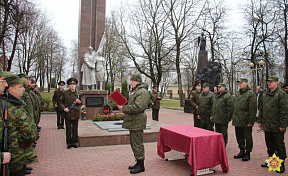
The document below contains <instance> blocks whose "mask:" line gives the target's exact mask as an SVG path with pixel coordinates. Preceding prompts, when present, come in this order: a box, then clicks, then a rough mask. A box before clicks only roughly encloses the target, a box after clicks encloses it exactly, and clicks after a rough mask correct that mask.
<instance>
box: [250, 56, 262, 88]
mask: <svg viewBox="0 0 288 176" xmlns="http://www.w3.org/2000/svg"><path fill="white" fill-rule="evenodd" d="M264 64H265V63H264V61H262V60H261V61H259V62H258V63H256V64H254V63H252V62H251V63H250V64H249V67H250V68H251V70H255V76H256V79H255V81H256V84H255V85H256V91H255V92H256V93H258V90H257V88H258V70H262V67H263V65H264Z"/></svg>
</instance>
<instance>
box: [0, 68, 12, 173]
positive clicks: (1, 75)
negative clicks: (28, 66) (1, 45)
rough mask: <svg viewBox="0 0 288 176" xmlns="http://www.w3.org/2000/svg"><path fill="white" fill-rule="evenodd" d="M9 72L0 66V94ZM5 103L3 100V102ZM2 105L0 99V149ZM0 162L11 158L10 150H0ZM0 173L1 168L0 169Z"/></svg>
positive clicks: (4, 162) (5, 161)
mask: <svg viewBox="0 0 288 176" xmlns="http://www.w3.org/2000/svg"><path fill="white" fill-rule="evenodd" d="M10 74H11V73H9V72H4V71H3V69H2V67H0V95H3V94H4V91H5V88H6V87H7V86H8V84H7V82H6V80H5V77H7V76H9V75H10ZM4 103H5V102H4ZM3 106H4V104H2V103H1V101H0V149H1V151H2V141H3V138H2V137H3ZM0 155H1V157H0V163H1V164H8V163H9V162H10V160H11V153H10V152H1V153H0ZM0 173H2V170H1V169H0Z"/></svg>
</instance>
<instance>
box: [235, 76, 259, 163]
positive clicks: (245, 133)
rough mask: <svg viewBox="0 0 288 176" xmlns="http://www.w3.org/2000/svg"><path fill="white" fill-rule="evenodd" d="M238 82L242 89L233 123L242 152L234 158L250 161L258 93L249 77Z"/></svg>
mask: <svg viewBox="0 0 288 176" xmlns="http://www.w3.org/2000/svg"><path fill="white" fill-rule="evenodd" d="M237 82H238V83H239V88H240V90H239V94H237V96H236V98H235V100H234V109H233V115H232V125H233V126H235V134H236V139H237V142H238V147H239V149H240V153H239V154H237V155H235V156H234V158H235V159H237V158H242V161H248V160H250V152H251V151H252V148H253V138H252V127H253V125H254V122H255V117H256V113H257V100H256V94H255V93H254V92H252V91H251V89H250V87H249V86H248V83H247V82H248V79H245V78H241V79H240V80H239V81H237ZM245 144H246V145H245ZM245 150H246V152H245Z"/></svg>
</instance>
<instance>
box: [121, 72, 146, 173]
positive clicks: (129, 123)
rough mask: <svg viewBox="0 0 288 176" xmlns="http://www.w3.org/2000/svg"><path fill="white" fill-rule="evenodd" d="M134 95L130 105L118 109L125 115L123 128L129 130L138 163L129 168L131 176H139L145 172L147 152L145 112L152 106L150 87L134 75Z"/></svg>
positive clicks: (132, 80) (130, 98) (138, 76)
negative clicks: (136, 175)
mask: <svg viewBox="0 0 288 176" xmlns="http://www.w3.org/2000/svg"><path fill="white" fill-rule="evenodd" d="M130 80H131V86H132V94H131V95H130V97H129V101H128V105H123V106H119V105H117V107H118V108H119V110H122V112H123V113H125V118H124V121H123V128H126V129H128V130H129V134H130V145H131V148H132V150H133V153H134V157H135V159H136V160H137V163H136V164H135V165H133V166H129V167H128V169H130V173H131V174H137V173H140V172H144V171H145V167H144V159H145V151H144V145H143V130H145V129H146V123H147V115H146V113H145V110H146V109H147V107H148V105H149V104H150V99H149V93H148V90H147V89H148V85H147V84H145V83H142V78H141V76H140V75H139V74H133V75H132V76H131V78H130Z"/></svg>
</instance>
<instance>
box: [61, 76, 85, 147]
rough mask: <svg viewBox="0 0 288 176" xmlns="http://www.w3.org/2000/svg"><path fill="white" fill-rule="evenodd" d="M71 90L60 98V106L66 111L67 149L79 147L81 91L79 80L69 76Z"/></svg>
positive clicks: (68, 82)
mask: <svg viewBox="0 0 288 176" xmlns="http://www.w3.org/2000/svg"><path fill="white" fill-rule="evenodd" d="M67 84H68V85H69V90H66V91H64V93H63V96H62V97H61V98H60V106H61V108H62V109H64V111H65V112H66V117H65V126H66V143H67V149H70V148H71V147H74V148H78V146H77V143H78V120H79V118H80V105H81V93H80V92H78V90H77V89H76V85H77V84H78V80H77V79H76V78H73V77H72V78H69V79H68V80H67Z"/></svg>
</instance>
